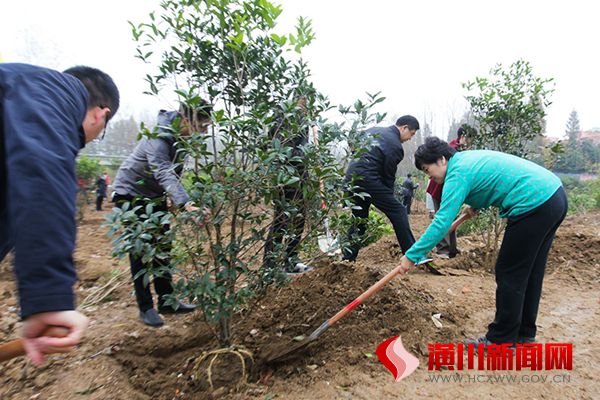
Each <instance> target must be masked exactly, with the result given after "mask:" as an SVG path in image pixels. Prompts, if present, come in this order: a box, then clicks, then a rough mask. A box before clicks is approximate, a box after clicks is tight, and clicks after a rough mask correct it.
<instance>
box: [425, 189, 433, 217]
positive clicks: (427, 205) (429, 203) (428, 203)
mask: <svg viewBox="0 0 600 400" xmlns="http://www.w3.org/2000/svg"><path fill="white" fill-rule="evenodd" d="M425 208H426V209H427V214H428V215H429V219H433V216H434V215H435V207H434V206H433V197H431V195H430V194H429V193H425Z"/></svg>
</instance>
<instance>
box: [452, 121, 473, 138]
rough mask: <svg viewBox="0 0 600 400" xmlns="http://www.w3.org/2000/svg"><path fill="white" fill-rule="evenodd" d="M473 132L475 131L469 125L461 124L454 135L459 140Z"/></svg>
mask: <svg viewBox="0 0 600 400" xmlns="http://www.w3.org/2000/svg"><path fill="white" fill-rule="evenodd" d="M474 130H475V128H473V127H472V126H471V125H469V124H462V125H461V126H460V127H459V128H458V131H457V132H456V135H457V136H458V138H459V139H460V138H461V137H462V136H466V137H470V136H471V134H472V133H473V131H474Z"/></svg>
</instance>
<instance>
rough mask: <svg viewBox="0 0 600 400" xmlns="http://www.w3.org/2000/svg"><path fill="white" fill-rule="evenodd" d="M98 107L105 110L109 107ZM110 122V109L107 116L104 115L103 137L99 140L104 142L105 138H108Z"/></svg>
mask: <svg viewBox="0 0 600 400" xmlns="http://www.w3.org/2000/svg"><path fill="white" fill-rule="evenodd" d="M98 107H100V108H102V109H105V108H108V106H103V105H99V106H98ZM108 121H110V108H108V112H107V113H106V114H104V129H103V130H102V136H100V139H99V140H104V137H105V136H106V129H107V128H108Z"/></svg>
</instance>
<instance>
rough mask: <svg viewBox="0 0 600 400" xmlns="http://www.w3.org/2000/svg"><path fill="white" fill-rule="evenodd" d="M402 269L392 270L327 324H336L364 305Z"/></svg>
mask: <svg viewBox="0 0 600 400" xmlns="http://www.w3.org/2000/svg"><path fill="white" fill-rule="evenodd" d="M400 267H401V266H400V265H399V266H397V267H396V268H394V269H393V270H391V271H390V272H388V274H387V275H386V276H384V277H383V278H381V279H380V280H378V281H377V282H375V283H374V284H373V286H371V287H370V288H368V289H367V291H366V292H364V293H363V294H361V295H360V296H358V297H357V298H356V299H354V300H353V301H352V302H351V303H350V304H348V305H347V306H346V307H344V308H342V309H341V310H340V311H339V312H338V313H337V314H335V315H334V316H333V317H331V318H330V319H329V320H328V321H327V322H329V326H331V325H333V324H335V323H336V322H337V321H339V320H340V319H342V318H343V317H344V316H345V315H346V314H348V313H349V312H350V311H352V310H354V308H356V306H358V305H359V304H360V303H362V302H363V301H365V300H366V299H368V298H369V297H371V296H373V295H374V294H375V293H377V292H379V291H380V290H381V288H382V287H384V286H385V285H387V284H388V283H389V282H390V281H391V280H392V279H394V277H395V276H396V275H398V274H399V273H400Z"/></svg>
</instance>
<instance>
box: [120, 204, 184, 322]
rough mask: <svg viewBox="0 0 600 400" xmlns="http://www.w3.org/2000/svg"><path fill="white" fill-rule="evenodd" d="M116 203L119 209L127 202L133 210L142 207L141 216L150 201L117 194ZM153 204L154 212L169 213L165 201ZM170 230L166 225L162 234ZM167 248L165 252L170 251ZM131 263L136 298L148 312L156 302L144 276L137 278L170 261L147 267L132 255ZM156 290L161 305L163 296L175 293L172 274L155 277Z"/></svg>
mask: <svg viewBox="0 0 600 400" xmlns="http://www.w3.org/2000/svg"><path fill="white" fill-rule="evenodd" d="M114 202H115V204H116V206H117V207H119V208H123V205H124V204H125V203H126V202H130V203H132V204H131V207H130V209H132V208H133V207H135V206H140V205H141V206H142V207H141V208H140V209H139V210H138V211H137V212H136V214H137V215H138V216H141V215H142V214H144V212H145V208H146V205H147V204H148V201H144V200H142V199H134V198H133V197H131V196H123V195H118V194H116V195H115V197H114ZM152 204H154V211H167V203H166V201H164V200H163V199H160V200H152ZM168 230H169V225H164V226H163V228H162V230H161V233H165V232H167V231H168ZM169 250H170V249H169V248H167V249H165V251H169ZM129 263H130V265H131V277H132V278H134V279H133V287H134V288H135V298H136V300H137V303H138V306H139V308H140V311H142V312H143V311H147V310H149V309H151V308H153V307H154V302H153V301H152V293H151V292H150V286H149V285H144V275H143V274H142V275H140V276H138V277H137V278H135V276H136V275H137V274H138V273H139V272H140V271H141V270H143V269H145V268H159V267H161V266H164V265H167V264H168V263H169V260H168V259H167V260H158V259H154V260H153V261H152V265H145V264H144V263H143V262H142V259H141V258H138V257H135V256H133V255H132V254H131V253H130V254H129ZM153 281H154V290H155V291H156V295H157V296H158V303H159V305H160V304H161V303H162V301H163V296H165V295H169V294H171V293H173V286H172V285H171V282H172V276H171V274H170V273H168V272H165V273H163V274H162V275H161V276H154V279H153Z"/></svg>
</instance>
